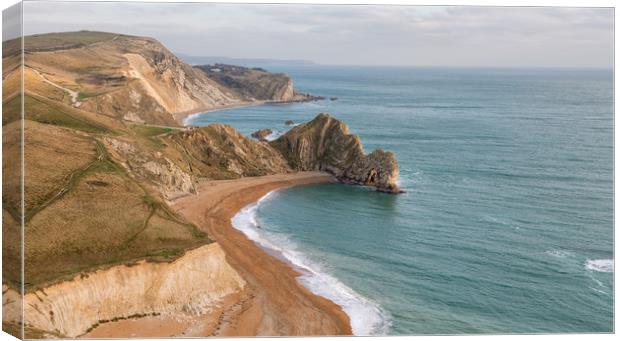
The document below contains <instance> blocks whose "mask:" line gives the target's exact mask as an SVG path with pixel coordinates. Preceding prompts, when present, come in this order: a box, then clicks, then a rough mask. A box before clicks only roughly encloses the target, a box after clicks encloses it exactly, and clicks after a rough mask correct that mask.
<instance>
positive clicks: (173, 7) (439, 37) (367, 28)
mask: <svg viewBox="0 0 620 341" xmlns="http://www.w3.org/2000/svg"><path fill="white" fill-rule="evenodd" d="M613 25H614V11H613V9H612V8H561V7H475V6H466V7H441V6H351V5H294V4H291V5H281V4H278V5H251V4H206V3H113V2H99V3H92V2H90V3H87V2H82V3H75V2H73V3H71V2H37V1H34V2H25V3H24V33H25V34H34V33H45V32H60V31H76V30H83V29H86V30H99V31H109V32H117V33H124V34H132V35H140V36H150V37H153V38H156V39H158V40H159V41H161V42H162V43H163V44H164V45H166V46H167V47H168V48H169V49H171V50H172V51H173V52H176V53H183V54H186V55H193V56H224V57H232V58H271V59H303V60H311V61H314V62H317V63H320V64H350V65H429V66H490V67H549V66H551V67H611V66H613V34H614V32H613Z"/></svg>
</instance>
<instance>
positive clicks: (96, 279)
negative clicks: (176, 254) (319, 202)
mask: <svg viewBox="0 0 620 341" xmlns="http://www.w3.org/2000/svg"><path fill="white" fill-rule="evenodd" d="M244 286H245V281H244V280H243V279H242V278H241V277H240V276H239V274H238V273H237V272H236V271H235V270H234V269H233V268H232V267H230V265H228V263H227V262H226V260H225V254H224V252H223V251H222V249H221V248H220V246H219V244H217V243H213V244H209V245H206V246H202V247H199V248H197V249H194V250H191V251H188V252H187V253H186V254H185V255H184V256H182V257H181V258H179V259H177V260H175V261H174V262H172V263H147V262H140V263H138V264H137V265H132V266H127V265H121V266H115V267H112V268H109V269H106V270H99V271H96V272H94V273H89V274H87V275H83V276H81V275H78V276H76V277H75V278H74V279H73V280H71V281H66V282H62V283H60V284H56V285H52V286H50V287H47V288H45V289H44V290H37V291H35V292H31V293H28V294H26V296H25V297H24V316H25V320H26V323H27V328H29V329H32V330H39V331H46V332H48V333H50V336H64V337H77V336H80V335H82V334H84V333H86V332H87V331H88V329H89V328H91V327H93V326H94V325H96V324H97V323H99V321H107V320H113V319H119V318H127V317H130V316H144V315H154V314H157V315H159V314H161V315H174V316H178V315H179V314H180V315H190V316H196V315H201V314H204V313H206V312H208V311H209V309H211V308H212V307H214V306H215V305H217V304H218V302H220V301H221V300H222V299H223V298H224V297H225V296H227V295H229V294H233V293H236V292H239V291H240V290H242V289H243V287H244ZM15 295H16V293H15V292H13V290H12V289H8V291H7V294H5V295H3V305H4V306H5V310H6V311H9V312H10V311H12V310H15V309H18V308H19V302H18V301H15V300H14V298H15V297H14V296H15ZM10 316H14V317H13V318H16V317H15V316H18V315H17V314H12V315H10ZM10 316H9V318H10ZM9 322H10V321H9Z"/></svg>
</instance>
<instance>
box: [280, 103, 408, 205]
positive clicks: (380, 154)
mask: <svg viewBox="0 0 620 341" xmlns="http://www.w3.org/2000/svg"><path fill="white" fill-rule="evenodd" d="M270 145H271V146H272V147H274V148H275V149H277V150H279V151H280V153H282V155H283V156H284V158H285V159H286V160H287V161H288V163H289V165H290V166H291V168H293V169H295V170H299V171H312V170H320V171H326V172H329V173H331V174H333V175H334V176H335V177H336V178H338V179H339V180H340V181H342V182H344V183H351V184H359V185H365V186H373V187H375V188H376V189H377V190H378V191H382V192H388V193H400V192H401V190H400V189H399V188H398V186H397V185H396V180H397V179H398V162H397V161H396V157H395V156H394V153H392V152H386V151H383V150H380V149H379V150H375V151H373V152H372V153H370V154H368V155H365V154H364V148H363V146H362V143H361V142H360V139H359V137H358V136H357V135H350V134H349V128H348V127H347V126H346V124H344V123H342V122H340V121H338V120H337V119H335V118H333V117H331V116H330V115H329V114H326V113H321V114H319V115H318V116H317V117H315V118H314V119H313V120H312V121H310V122H308V123H305V124H302V125H299V126H297V127H294V128H293V129H291V130H290V131H289V132H287V133H286V134H284V135H283V136H281V137H280V138H278V139H277V140H275V141H272V142H270Z"/></svg>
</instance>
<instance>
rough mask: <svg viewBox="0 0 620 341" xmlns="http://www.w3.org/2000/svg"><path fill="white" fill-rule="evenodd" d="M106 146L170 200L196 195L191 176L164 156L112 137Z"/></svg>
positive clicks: (126, 165) (132, 171)
mask: <svg viewBox="0 0 620 341" xmlns="http://www.w3.org/2000/svg"><path fill="white" fill-rule="evenodd" d="M103 143H104V145H105V146H106V149H107V150H108V151H109V152H110V154H112V156H113V157H114V158H115V159H116V160H118V161H120V163H121V164H122V165H123V167H125V168H126V169H127V170H129V171H130V172H131V173H132V174H134V175H135V176H138V177H140V178H141V180H145V181H147V182H150V183H151V184H152V185H154V187H155V188H156V189H157V190H158V191H159V192H160V193H161V194H162V195H163V196H164V197H165V198H166V199H172V198H174V197H177V196H182V195H187V194H195V193H196V188H195V186H194V181H193V179H192V177H191V175H190V174H188V173H187V172H185V171H184V170H183V169H181V168H180V167H179V166H177V165H176V164H175V163H174V162H172V161H171V160H170V159H169V158H167V157H166V156H164V155H163V154H162V153H161V152H154V153H153V152H151V153H149V152H147V151H143V150H140V149H138V147H136V145H134V144H132V143H131V142H128V141H123V140H121V139H118V138H112V137H104V138H103Z"/></svg>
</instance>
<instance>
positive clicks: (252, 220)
mask: <svg viewBox="0 0 620 341" xmlns="http://www.w3.org/2000/svg"><path fill="white" fill-rule="evenodd" d="M273 195H274V192H273V191H272V192H270V193H268V194H267V195H265V196H264V197H262V198H261V199H259V200H258V201H257V202H256V203H254V204H251V205H248V206H246V207H244V208H243V209H241V211H239V212H238V213H237V214H236V215H235V216H234V217H233V218H232V219H231V222H232V225H233V226H234V227H235V228H236V229H238V230H240V231H241V232H243V233H244V234H245V235H246V236H247V237H248V238H249V239H250V240H252V241H254V242H255V243H257V244H258V245H259V246H261V247H262V248H265V249H268V250H270V251H272V252H275V253H276V254H279V255H281V256H282V257H283V258H285V259H286V260H287V261H289V262H290V263H291V264H293V265H294V266H295V267H296V268H297V269H298V270H299V271H300V273H301V276H300V277H299V278H298V280H299V282H300V283H301V284H302V285H304V286H305V287H306V288H308V290H310V291H311V292H312V293H314V294H315V295H319V296H323V297H325V298H327V299H329V300H331V301H332V302H334V303H336V304H338V305H340V306H341V307H342V309H343V310H344V312H345V313H346V314H347V315H348V316H349V319H350V320H351V329H352V331H353V334H354V335H358V336H359V335H385V334H387V332H388V330H389V328H390V326H391V319H390V316H389V314H388V313H387V312H386V311H384V310H383V309H382V308H381V307H380V306H379V305H378V304H376V303H375V302H372V301H371V300H369V299H367V298H365V297H363V296H361V295H360V294H358V293H356V292H355V291H354V290H353V289H351V288H349V287H348V286H346V285H345V284H344V283H342V282H340V281H339V280H338V279H337V278H336V277H334V276H332V275H330V274H328V273H327V272H325V271H322V269H321V266H320V265H319V264H318V263H317V262H314V261H312V260H310V259H309V258H308V257H307V256H305V255H304V254H303V253H302V252H300V251H299V250H298V248H297V245H296V244H295V243H294V242H293V241H291V240H290V239H289V238H288V237H286V236H285V235H283V234H277V233H271V232H269V231H266V230H265V229H263V228H262V227H261V226H260V225H259V224H258V221H257V210H258V207H259V206H260V204H261V203H262V202H264V201H265V200H267V199H268V198H270V197H272V196H273Z"/></svg>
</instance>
